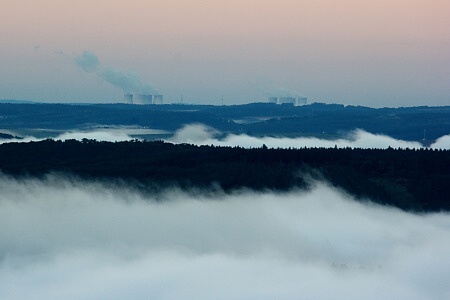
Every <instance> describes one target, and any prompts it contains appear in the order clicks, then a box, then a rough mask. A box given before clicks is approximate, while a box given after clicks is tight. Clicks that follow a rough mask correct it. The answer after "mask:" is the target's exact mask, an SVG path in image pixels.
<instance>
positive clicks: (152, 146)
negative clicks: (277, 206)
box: [0, 140, 450, 212]
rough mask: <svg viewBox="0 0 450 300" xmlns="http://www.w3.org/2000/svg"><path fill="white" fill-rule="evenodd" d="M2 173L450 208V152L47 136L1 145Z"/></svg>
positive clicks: (408, 207) (145, 186)
mask: <svg viewBox="0 0 450 300" xmlns="http://www.w3.org/2000/svg"><path fill="white" fill-rule="evenodd" d="M0 170H1V171H2V172H3V173H4V174H7V175H11V176H15V177H19V178H23V177H27V176H36V177H42V176H44V175H46V174H48V173H52V172H56V173H65V174H72V175H76V176H79V177H81V178H85V179H99V180H108V181H116V180H117V181H121V182H129V183H130V184H134V185H135V186H136V187H138V188H141V189H143V190H147V189H148V190H152V189H161V188H165V187H171V186H179V187H182V188H191V187H199V188H211V187H213V186H216V187H217V186H219V187H220V188H222V189H223V190H225V191H226V192H229V191H233V190H236V189H240V188H251V189H255V190H264V189H274V190H288V189H291V188H296V187H298V188H308V186H309V184H310V182H311V181H310V178H315V179H317V180H322V179H325V180H327V181H329V182H330V183H331V184H333V185H335V186H337V187H341V188H343V189H344V190H346V191H348V192H349V193H351V194H353V195H355V196H356V197H357V198H359V199H366V198H368V199H371V200H372V201H375V202H378V203H382V204H387V205H392V206H396V207H399V208H402V209H405V210H411V211H417V212H422V211H440V210H445V211H450V184H449V182H450V151H448V150H431V149H420V150H396V149H387V150H374V149H372V150H367V149H350V148H348V149H323V148H308V149H306V148H305V149H267V148H266V147H262V148H257V149H243V148H239V147H235V148H230V147H213V146H194V145H187V144H182V145H174V144H170V143H165V142H161V141H155V142H148V141H147V142H142V141H137V140H136V141H129V142H118V143H109V142H96V141H93V140H83V141H81V142H80V141H75V140H68V141H54V140H45V141H41V142H30V143H7V144H3V145H0Z"/></svg>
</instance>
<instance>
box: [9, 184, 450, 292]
mask: <svg viewBox="0 0 450 300" xmlns="http://www.w3.org/2000/svg"><path fill="white" fill-rule="evenodd" d="M0 189H1V191H2V193H1V194H0V298H1V299H448V298H449V297H450V288H449V287H448V278H450V258H449V256H448V249H450V215H448V214H444V213H440V214H427V215H415V214H409V213H405V212H402V211H399V210H397V209H392V208H387V207H381V206H377V205H373V204H363V203H358V202H355V201H354V200H353V199H352V198H351V197H350V196H348V195H346V194H343V193H341V192H339V191H337V190H335V189H333V188H330V187H328V186H327V185H325V184H317V186H316V187H315V188H314V189H313V190H311V191H309V192H302V191H292V192H289V193H280V194H278V193H271V192H266V193H257V192H252V191H242V192H239V193H234V194H232V195H225V194H222V193H218V194H215V195H214V194H211V193H207V192H200V191H198V192H192V191H191V192H189V193H186V192H183V191H179V190H172V191H167V192H165V193H163V194H159V195H158V196H156V195H147V196H142V195H140V194H138V193H135V192H133V191H132V190H127V189H123V188H122V189H119V188H115V187H110V186H109V187H107V186H103V185H100V184H95V183H86V182H77V181H69V180H63V179H58V178H55V177H50V178H48V179H47V180H45V181H39V180H24V181H16V180H12V179H8V178H5V177H1V178H0ZM156 200H158V201H156Z"/></svg>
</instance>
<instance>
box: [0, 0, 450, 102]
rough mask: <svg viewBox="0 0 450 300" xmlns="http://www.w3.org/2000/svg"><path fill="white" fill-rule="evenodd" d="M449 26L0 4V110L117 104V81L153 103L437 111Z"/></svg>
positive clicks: (393, 14) (424, 1)
mask: <svg viewBox="0 0 450 300" xmlns="http://www.w3.org/2000/svg"><path fill="white" fill-rule="evenodd" d="M449 15H450V2H449V1H448V0H378V1H361V0H314V1H312V0H310V1H306V0H239V1H238V0H208V1H206V0H203V1H201V0H128V1H123V0H98V1H87V0H76V1H75V0H39V1H28V0H1V1H0V37H1V41H2V42H1V44H2V46H1V47H0V99H21V100H36V101H44V102H100V103H106V102H109V103H110V102H121V101H123V93H124V91H125V90H124V89H123V85H121V84H117V80H118V79H117V78H119V79H123V80H130V79H137V80H139V82H140V83H141V84H142V85H145V86H146V87H151V88H152V91H153V92H158V93H161V94H163V95H164V101H165V103H174V102H180V101H181V99H183V101H184V102H185V103H209V104H221V103H222V98H223V101H224V104H241V103H249V102H256V101H257V102H261V101H266V100H267V98H268V96H271V95H283V94H285V93H287V92H288V93H289V94H295V95H303V96H305V97H307V98H308V101H309V102H324V103H343V104H359V105H366V106H372V107H383V106H390V107H396V106H414V105H448V104H449V103H450V18H449V17H448V16H449ZM84 54H90V55H91V57H92V56H95V58H96V59H97V62H98V63H97V67H98V68H97V69H95V70H93V69H88V70H86V68H83V67H82V66H81V65H80V63H79V62H80V60H79V58H80V57H83V55H84ZM100 67H101V68H100Z"/></svg>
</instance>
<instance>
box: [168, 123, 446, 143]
mask: <svg viewBox="0 0 450 300" xmlns="http://www.w3.org/2000/svg"><path fill="white" fill-rule="evenodd" d="M218 136H219V133H218V132H217V130H214V129H212V128H210V127H207V126H205V125H202V124H191V125H187V126H185V127H183V128H181V129H180V130H178V131H176V132H175V134H174V135H173V137H172V138H171V139H169V141H171V142H174V143H191V144H196V145H216V146H231V147H234V146H240V147H244V148H259V147H261V146H262V145H266V146H267V147H268V148H303V147H307V148H313V147H323V148H332V147H335V146H336V147H338V148H347V147H350V148H364V149H375V148H376V149H386V148H389V147H392V148H410V149H419V148H424V147H423V145H422V144H421V143H419V142H411V141H402V140H397V139H394V138H392V137H389V136H386V135H380V134H372V133H369V132H366V131H364V130H361V129H357V130H354V131H352V132H350V133H349V134H348V135H347V137H346V138H343V139H336V140H327V139H319V138H314V137H299V138H287V137H255V136H249V135H246V134H239V135H236V134H229V135H226V136H225V137H223V138H218ZM432 147H433V148H437V147H443V149H450V143H448V139H447V138H445V137H444V138H442V140H441V139H440V140H438V141H437V142H436V143H435V144H433V145H432Z"/></svg>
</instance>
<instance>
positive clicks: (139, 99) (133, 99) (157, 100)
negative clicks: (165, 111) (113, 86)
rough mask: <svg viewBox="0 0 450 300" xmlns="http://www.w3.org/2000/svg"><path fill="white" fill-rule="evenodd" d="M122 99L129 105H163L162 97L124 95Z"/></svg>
mask: <svg viewBox="0 0 450 300" xmlns="http://www.w3.org/2000/svg"><path fill="white" fill-rule="evenodd" d="M123 99H124V101H125V103H129V104H163V95H152V94H124V95H123Z"/></svg>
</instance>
